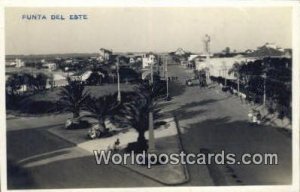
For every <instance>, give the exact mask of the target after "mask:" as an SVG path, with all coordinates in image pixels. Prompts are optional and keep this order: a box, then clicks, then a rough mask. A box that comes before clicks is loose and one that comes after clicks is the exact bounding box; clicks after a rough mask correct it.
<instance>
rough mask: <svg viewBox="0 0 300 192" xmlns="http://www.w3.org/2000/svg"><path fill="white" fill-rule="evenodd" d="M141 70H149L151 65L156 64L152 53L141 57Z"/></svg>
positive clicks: (155, 58)
mask: <svg viewBox="0 0 300 192" xmlns="http://www.w3.org/2000/svg"><path fill="white" fill-rule="evenodd" d="M142 63H143V69H145V68H150V66H151V65H154V64H156V63H157V57H156V55H155V54H153V53H147V54H144V55H143V56H142Z"/></svg>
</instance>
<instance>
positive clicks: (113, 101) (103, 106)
mask: <svg viewBox="0 0 300 192" xmlns="http://www.w3.org/2000/svg"><path fill="white" fill-rule="evenodd" d="M118 106H119V104H118V102H117V95H116V94H114V95H107V96H103V97H99V98H96V97H88V99H87V101H86V105H85V109H86V110H87V111H88V112H90V114H88V115H85V116H84V117H90V118H94V119H96V120H97V121H98V124H99V130H100V132H101V133H106V132H107V128H106V126H105V120H106V119H107V118H109V117H110V116H112V115H113V114H114V113H115V112H116V109H117V108H118Z"/></svg>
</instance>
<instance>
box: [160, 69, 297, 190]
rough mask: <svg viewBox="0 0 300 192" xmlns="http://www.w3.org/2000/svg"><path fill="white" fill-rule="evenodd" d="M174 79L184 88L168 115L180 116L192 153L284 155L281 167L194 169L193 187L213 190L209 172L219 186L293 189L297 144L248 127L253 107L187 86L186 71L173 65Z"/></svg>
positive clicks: (267, 130)
mask: <svg viewBox="0 0 300 192" xmlns="http://www.w3.org/2000/svg"><path fill="white" fill-rule="evenodd" d="M169 73H170V76H172V75H173V76H178V77H179V82H177V83H175V84H177V85H175V86H174V83H173V86H174V87H173V88H171V89H172V90H171V92H172V91H173V92H174V94H175V95H177V96H176V97H174V99H173V100H172V101H171V102H170V104H169V105H167V106H166V108H165V111H169V112H172V113H173V114H175V115H176V117H177V119H178V121H179V126H180V127H181V130H182V139H183V147H184V149H185V150H186V152H193V153H199V152H200V149H207V150H209V151H210V152H218V151H221V150H225V152H227V153H228V152H231V153H235V154H236V155H237V156H238V157H239V156H240V155H241V154H242V153H277V154H278V162H279V165H230V166H217V165H210V166H207V167H206V168H203V166H201V165H200V166H189V171H190V174H191V182H190V183H188V185H210V184H211V183H210V181H209V180H208V179H207V176H208V174H207V172H209V175H210V176H211V180H212V181H213V183H214V184H215V185H228V184H230V185H235V184H236V185H254V184H256V185H271V184H272V185H273V184H274V185H275V184H290V183H291V181H292V155H291V153H292V147H291V138H289V137H288V136H287V135H284V134H282V133H280V132H279V131H278V130H276V128H274V127H270V126H263V125H262V126H251V125H250V124H249V123H248V122H247V118H248V117H247V112H248V111H247V110H246V108H247V107H246V106H243V105H242V104H241V102H240V101H239V99H238V98H236V97H235V96H231V95H229V94H228V95H227V94H225V93H223V92H221V91H220V88H202V89H201V88H199V87H198V86H195V87H184V86H182V84H184V83H185V79H186V77H187V76H188V74H189V72H187V71H186V70H184V69H183V67H181V66H177V65H170V66H169ZM190 73H191V72H190ZM176 86H177V87H178V88H175V87H176ZM179 89H180V90H179ZM182 89H184V91H183V90H182ZM171 94H172V93H171Z"/></svg>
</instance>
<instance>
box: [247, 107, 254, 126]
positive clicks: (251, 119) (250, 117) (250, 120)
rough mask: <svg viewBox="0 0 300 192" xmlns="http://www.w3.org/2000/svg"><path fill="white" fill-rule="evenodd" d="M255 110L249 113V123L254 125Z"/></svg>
mask: <svg viewBox="0 0 300 192" xmlns="http://www.w3.org/2000/svg"><path fill="white" fill-rule="evenodd" d="M253 112H254V110H253V109H250V111H249V113H248V118H249V122H250V123H252V122H253V115H254V114H253Z"/></svg>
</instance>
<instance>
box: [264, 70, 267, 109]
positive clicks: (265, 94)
mask: <svg viewBox="0 0 300 192" xmlns="http://www.w3.org/2000/svg"><path fill="white" fill-rule="evenodd" d="M263 79H264V96H263V104H264V106H266V99H267V93H266V92H267V91H266V80H267V74H266V73H264V74H263Z"/></svg>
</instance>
